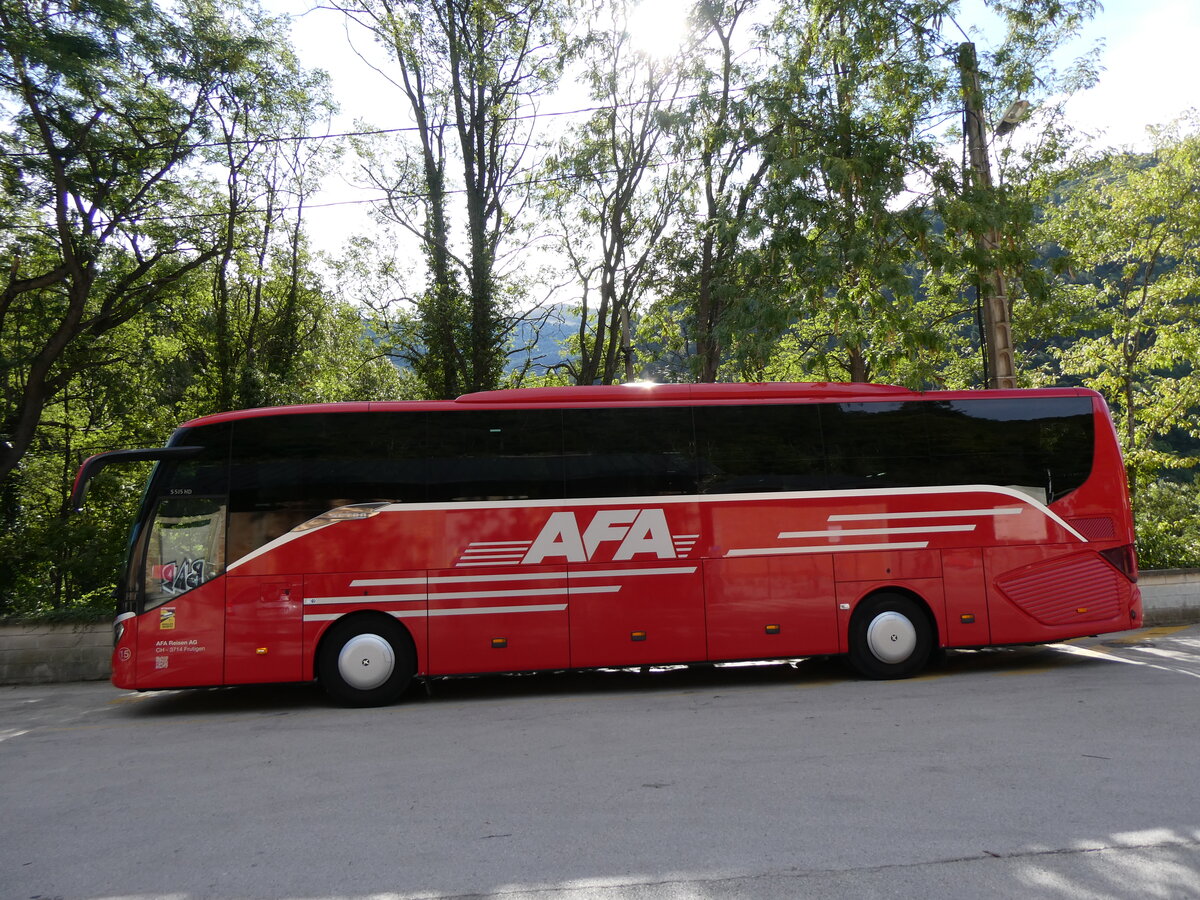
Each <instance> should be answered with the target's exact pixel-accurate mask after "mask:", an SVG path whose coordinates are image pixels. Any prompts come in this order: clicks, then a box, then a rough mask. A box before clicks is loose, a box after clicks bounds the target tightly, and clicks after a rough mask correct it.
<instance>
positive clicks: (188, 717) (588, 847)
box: [0, 626, 1200, 900]
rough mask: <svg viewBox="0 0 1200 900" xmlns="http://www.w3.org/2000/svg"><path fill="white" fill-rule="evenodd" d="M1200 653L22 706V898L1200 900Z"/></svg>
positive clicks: (961, 659)
mask: <svg viewBox="0 0 1200 900" xmlns="http://www.w3.org/2000/svg"><path fill="white" fill-rule="evenodd" d="M1198 713H1200V627H1196V626H1193V627H1189V628H1183V629H1179V628H1158V629H1148V630H1144V631H1139V632H1131V633H1128V634H1125V635H1119V636H1115V637H1111V636H1110V637H1108V638H1098V639H1089V640H1083V641H1075V642H1071V643H1068V644H1060V645H1055V646H1052V647H1025V648H1017V649H1011V650H992V651H980V652H959V653H952V654H950V655H949V656H948V657H947V659H946V661H945V662H944V664H943V665H941V666H940V667H938V668H935V669H934V670H932V671H931V672H930V673H929V674H927V675H925V676H924V677H921V678H915V679H911V680H908V681H896V682H871V681H863V680H859V679H857V678H855V677H854V676H852V675H850V674H849V673H848V671H847V670H846V669H845V668H844V667H843V666H841V665H840V664H839V663H838V662H837V661H825V660H805V661H799V662H797V663H795V664H773V665H759V666H744V667H719V668H716V669H700V670H696V669H691V670H682V669H673V670H662V671H658V670H656V671H650V672H630V671H620V672H593V673H585V674H566V675H546V676H540V675H539V676H524V677H507V678H506V677H489V678H480V679H459V680H453V681H446V682H438V683H436V684H434V685H433V690H432V696H431V697H427V696H426V695H425V692H424V691H423V690H422V689H420V688H417V689H416V690H414V691H412V692H411V693H410V694H409V695H408V697H407V698H406V699H405V700H404V701H403V702H401V703H400V704H399V705H397V706H394V707H390V708H385V709H374V710H345V709H339V708H337V707H334V706H332V705H331V704H330V703H328V702H327V701H326V699H325V698H324V695H323V694H322V693H321V692H320V691H319V690H318V689H316V688H315V687H310V686H291V687H284V688H224V689H219V690H205V691H173V692H165V693H157V694H136V693H127V692H122V691H119V690H117V689H115V688H113V687H111V686H109V685H106V684H87V685H60V686H47V687H16V688H12V687H9V688H0V898H4V900H8V898H15V900H33V898H37V900H46V898H87V900H95V898H138V900H141V898H176V900H192V898H200V897H216V898H243V897H246V898H257V897H262V898H302V900H318V898H348V900H383V898H410V897H500V898H505V900H527V898H528V900H534V898H536V900H559V898H568V897H569V898H603V900H609V898H625V897H629V898H635V900H641V898H655V900H657V898H672V900H674V898H699V900H707V898H713V900H717V898H720V900H724V898H734V897H738V898H742V897H744V898H774V897H778V898H795V897H897V898H909V897H918V898H956V900H957V898H974V897H1020V898H1023V900H1025V898H1056V900H1057V898H1068V897H1088V898H1123V897H1138V898H1141V897H1154V898H1173V897H1200V758H1198V757H1200V715H1198Z"/></svg>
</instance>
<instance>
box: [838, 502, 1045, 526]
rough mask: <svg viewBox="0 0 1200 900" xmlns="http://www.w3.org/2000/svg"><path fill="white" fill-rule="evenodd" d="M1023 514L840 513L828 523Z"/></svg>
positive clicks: (1015, 509) (1010, 510)
mask: <svg viewBox="0 0 1200 900" xmlns="http://www.w3.org/2000/svg"><path fill="white" fill-rule="evenodd" d="M1031 505H1032V504H1031ZM1044 511H1045V512H1047V513H1049V514H1050V515H1051V516H1053V515H1054V513H1051V512H1050V510H1048V509H1046V510H1044ZM1023 512H1025V509H1024V507H1021V506H1000V507H997V508H995V509H944V510H938V511H937V512H893V513H840V514H837V515H832V516H830V517H829V518H828V519H826V521H827V522H873V521H875V520H876V519H947V518H949V517H950V516H1019V515H1020V514H1021V513H1023Z"/></svg>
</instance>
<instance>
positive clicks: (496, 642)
mask: <svg viewBox="0 0 1200 900" xmlns="http://www.w3.org/2000/svg"><path fill="white" fill-rule="evenodd" d="M507 646H508V638H492V649H493V650H503V649H504V648H505V647H507Z"/></svg>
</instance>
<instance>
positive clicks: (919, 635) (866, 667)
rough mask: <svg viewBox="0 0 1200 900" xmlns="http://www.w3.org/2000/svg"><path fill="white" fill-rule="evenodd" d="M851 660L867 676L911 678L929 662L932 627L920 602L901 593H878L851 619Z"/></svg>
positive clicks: (863, 603) (859, 608)
mask: <svg viewBox="0 0 1200 900" xmlns="http://www.w3.org/2000/svg"><path fill="white" fill-rule="evenodd" d="M849 644H850V663H851V665H853V666H854V668H856V669H857V670H858V671H859V672H861V673H862V674H863V675H865V676H867V677H868V678H909V677H911V676H913V675H916V674H917V673H918V672H920V671H921V670H922V669H923V668H925V664H926V663H927V662H928V661H929V656H930V654H931V653H932V652H933V626H932V624H931V623H930V621H929V616H928V615H926V613H925V610H924V609H922V608H921V605H920V604H919V603H917V601H915V600H913V599H912V598H911V597H905V596H904V595H902V594H876V595H875V596H874V597H868V598H867V599H865V600H863V601H862V603H860V604H859V605H858V608H857V609H856V610H855V611H854V616H853V617H852V618H851V620H850V641H849Z"/></svg>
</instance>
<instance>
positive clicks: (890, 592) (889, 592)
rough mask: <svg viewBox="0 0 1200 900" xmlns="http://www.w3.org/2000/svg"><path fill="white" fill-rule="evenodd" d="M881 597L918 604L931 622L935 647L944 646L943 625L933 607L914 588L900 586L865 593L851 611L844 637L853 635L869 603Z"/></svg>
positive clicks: (882, 586)
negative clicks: (900, 599)
mask: <svg viewBox="0 0 1200 900" xmlns="http://www.w3.org/2000/svg"><path fill="white" fill-rule="evenodd" d="M880 596H898V597H905V598H907V599H909V600H911V601H913V602H914V603H915V604H917V607H918V608H919V609H920V610H921V612H922V613H924V614H925V618H926V620H928V622H929V627H930V629H931V630H932V631H933V646H934V647H941V646H942V627H941V623H940V622H939V621H938V617H937V615H935V614H934V611H933V607H932V606H930V605H929V601H928V600H926V599H925V597H923V596H922V595H921V594H920V593H918V592H917V591H915V590H913V589H912V588H910V587H905V586H904V585H900V584H889V585H878V586H875V587H872V588H871V589H870V590H867V591H864V592H863V593H862V595H861V596H860V597H859V598H858V599H857V600H855V601H854V607H853V609H851V611H850V619H849V621H847V623H846V630H845V632H844V633H843V637H846V636H848V635H850V634H851V633H853V629H854V626H855V625H856V624H857V622H858V620H859V619H860V618H862V616H863V615H865V612H864V610H865V609H866V608H867V605H868V603H867V601H869V600H873V599H875V598H876V597H880Z"/></svg>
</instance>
